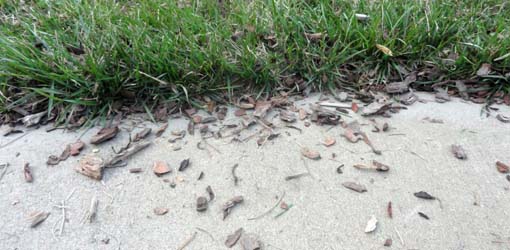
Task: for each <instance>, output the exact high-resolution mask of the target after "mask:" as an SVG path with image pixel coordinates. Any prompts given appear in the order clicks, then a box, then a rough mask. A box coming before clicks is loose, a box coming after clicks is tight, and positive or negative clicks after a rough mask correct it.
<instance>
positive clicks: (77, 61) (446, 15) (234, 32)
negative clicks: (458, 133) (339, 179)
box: [0, 0, 510, 114]
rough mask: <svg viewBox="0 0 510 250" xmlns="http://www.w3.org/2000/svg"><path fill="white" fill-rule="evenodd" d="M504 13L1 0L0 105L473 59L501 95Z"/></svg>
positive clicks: (381, 5) (258, 84)
mask: <svg viewBox="0 0 510 250" xmlns="http://www.w3.org/2000/svg"><path fill="white" fill-rule="evenodd" d="M357 13H361V14H367V15H369V16H370V18H369V19H368V20H367V21H359V20H358V19H357V18H356V14H357ZM508 13H510V5H509V4H508V3H506V1H504V0H489V1H471V0H456V1H450V0H435V1H433V0H431V1H428V0H423V1H385V0H381V1H362V0H360V1H348V0H336V1H330V0H307V1H305V0H261V1H248V0H234V1H199V0H189V1H184V0H183V1H168V0H151V1H112V0H96V1H81V0H59V1H43V0H39V1H26V2H20V1H13V0H2V1H0V92H1V97H0V108H1V111H8V110H11V109H13V108H14V107H16V106H18V105H21V104H24V103H26V102H27V101H29V100H32V101H33V100H37V101H39V103H43V104H45V105H47V108H48V110H49V111H50V110H51V109H52V108H53V107H56V106H63V107H67V106H70V105H75V104H78V105H84V106H88V107H89V109H90V110H92V111H94V112H96V113H95V114H98V113H101V112H106V111H107V110H108V109H110V108H111V105H112V104H113V103H114V102H115V101H117V100H119V99H122V100H124V102H140V103H158V102H191V103H193V97H196V96H199V95H204V94H213V95H214V94H216V95H224V94H227V96H229V97H231V96H232V94H233V93H235V92H236V91H242V92H254V93H259V94H260V93H264V92H265V93H271V92H272V91H275V90H288V91H292V90H302V89H303V88H313V89H316V90H325V89H333V88H337V87H347V88H354V89H359V88H362V87H364V86H366V85H367V84H379V83H386V82H389V81H392V80H398V79H399V78H402V77H404V74H405V71H414V70H419V69H422V68H431V67H432V68H434V69H435V70H436V71H437V72H440V74H438V75H433V76H430V77H429V78H430V79H427V81H426V82H422V84H425V85H426V84H430V83H434V82H436V81H439V80H444V79H466V78H469V77H471V76H473V75H475V72H476V71H477V69H478V68H479V67H480V65H481V64H482V63H490V64H492V68H493V70H494V71H495V72H497V73H499V75H500V76H498V77H495V78H494V79H490V81H491V84H492V86H495V88H497V89H498V90H506V91H509V90H510V89H509V88H510V87H509V85H508V84H509V76H508V75H506V76H505V74H506V73H508V72H509V70H510V56H509V54H508V53H510V39H509V35H510V29H509V28H508V27H510V16H509V15H508ZM307 34H308V35H307ZM376 44H381V45H384V46H386V47H388V48H389V49H391V50H392V52H393V54H394V55H393V56H392V57H390V56H386V55H384V54H383V53H381V52H380V51H379V50H377V48H376V46H375V45H376ZM495 59H498V60H495ZM92 111H91V112H92Z"/></svg>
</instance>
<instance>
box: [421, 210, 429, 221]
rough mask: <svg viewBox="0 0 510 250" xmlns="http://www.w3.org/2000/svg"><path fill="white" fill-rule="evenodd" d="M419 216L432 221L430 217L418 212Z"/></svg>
mask: <svg viewBox="0 0 510 250" xmlns="http://www.w3.org/2000/svg"><path fill="white" fill-rule="evenodd" d="M418 215H419V216H421V217H422V218H424V219H426V220H430V218H429V216H428V215H426V214H424V213H422V212H418Z"/></svg>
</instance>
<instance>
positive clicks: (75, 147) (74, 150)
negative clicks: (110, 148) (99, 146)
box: [69, 140, 85, 156]
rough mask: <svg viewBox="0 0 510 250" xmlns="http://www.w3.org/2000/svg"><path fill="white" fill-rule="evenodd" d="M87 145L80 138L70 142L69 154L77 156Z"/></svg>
mask: <svg viewBox="0 0 510 250" xmlns="http://www.w3.org/2000/svg"><path fill="white" fill-rule="evenodd" d="M84 147H85V143H84V142H82V141H81V140H78V141H76V142H74V143H71V144H69V154H70V155H72V156H77V155H79V154H80V152H81V150H82V149H83V148H84Z"/></svg>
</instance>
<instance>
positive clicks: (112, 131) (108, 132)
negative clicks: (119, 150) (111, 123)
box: [90, 126, 119, 144]
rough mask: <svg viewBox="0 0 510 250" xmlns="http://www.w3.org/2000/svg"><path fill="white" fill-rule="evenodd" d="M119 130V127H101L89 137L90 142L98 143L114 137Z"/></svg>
mask: <svg viewBox="0 0 510 250" xmlns="http://www.w3.org/2000/svg"><path fill="white" fill-rule="evenodd" d="M118 132H119V127H117V126H115V127H111V128H102V129H101V130H99V131H98V132H97V134H96V135H94V136H92V138H91V139H90V143H91V144H100V143H103V142H105V141H108V140H110V139H112V138H114V137H115V136H116V135H117V133H118Z"/></svg>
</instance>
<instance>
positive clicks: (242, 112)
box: [234, 109, 246, 117]
mask: <svg viewBox="0 0 510 250" xmlns="http://www.w3.org/2000/svg"><path fill="white" fill-rule="evenodd" d="M234 115H235V116H237V117H239V116H243V115H246V110H244V109H238V110H236V111H235V112H234Z"/></svg>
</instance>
